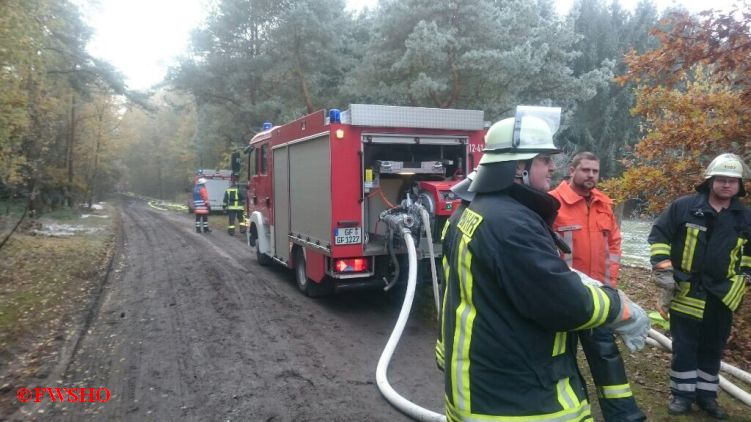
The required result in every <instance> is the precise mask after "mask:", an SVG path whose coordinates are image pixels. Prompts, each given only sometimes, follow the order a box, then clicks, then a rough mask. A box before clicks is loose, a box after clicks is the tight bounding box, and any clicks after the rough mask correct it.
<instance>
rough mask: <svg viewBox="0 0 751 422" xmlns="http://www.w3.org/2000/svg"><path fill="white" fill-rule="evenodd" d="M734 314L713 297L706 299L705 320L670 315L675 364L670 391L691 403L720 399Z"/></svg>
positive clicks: (672, 364)
mask: <svg viewBox="0 0 751 422" xmlns="http://www.w3.org/2000/svg"><path fill="white" fill-rule="evenodd" d="M732 324H733V313H732V312H731V311H730V309H728V307H727V306H725V305H724V304H723V303H722V302H720V300H719V299H717V298H716V297H715V296H714V295H711V294H709V295H707V300H706V305H705V308H704V318H703V319H702V320H698V319H695V318H691V317H688V316H685V314H681V313H679V312H675V311H673V310H672V309H671V311H670V334H671V336H672V338H673V360H672V363H671V365H670V391H671V392H672V393H673V396H674V397H684V398H687V399H689V400H691V401H694V400H696V399H697V398H711V399H714V398H716V397H717V389H718V387H719V383H720V378H719V372H720V361H721V360H722V353H723V351H724V350H725V343H726V342H727V340H728V337H729V336H730V327H731V325H732Z"/></svg>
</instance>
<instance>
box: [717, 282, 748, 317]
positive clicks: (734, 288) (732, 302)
mask: <svg viewBox="0 0 751 422" xmlns="http://www.w3.org/2000/svg"><path fill="white" fill-rule="evenodd" d="M732 280H733V284H731V285H730V291H728V293H727V294H726V295H725V297H723V298H722V303H724V304H725V305H726V306H727V307H728V308H730V310H731V311H735V310H736V309H737V308H738V305H740V304H741V299H743V295H744V294H745V293H746V290H748V286H747V285H746V280H744V279H743V276H742V275H737V276H734V277H733V278H732Z"/></svg>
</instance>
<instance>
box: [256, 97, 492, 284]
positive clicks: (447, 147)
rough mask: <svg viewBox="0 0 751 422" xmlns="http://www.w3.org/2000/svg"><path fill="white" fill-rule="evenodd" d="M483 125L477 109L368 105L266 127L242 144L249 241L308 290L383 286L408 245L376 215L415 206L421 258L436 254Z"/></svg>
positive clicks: (261, 258) (477, 152)
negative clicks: (420, 214) (420, 211)
mask: <svg viewBox="0 0 751 422" xmlns="http://www.w3.org/2000/svg"><path fill="white" fill-rule="evenodd" d="M485 128H486V123H485V121H484V115H483V112H482V111H480V110H459V109H436V108H423V107H401V106H384V105H369V104H352V105H350V107H349V109H347V110H345V111H341V112H340V111H339V110H336V109H333V110H330V111H329V112H328V113H327V112H326V111H325V110H320V111H318V112H315V113H312V114H309V115H307V116H304V117H301V118H299V119H297V120H294V121H292V122H289V123H286V124H284V125H281V126H273V127H272V125H271V124H265V125H264V130H263V131H262V132H260V133H258V134H257V135H255V136H254V137H253V138H252V139H251V140H250V145H249V147H248V149H247V152H248V166H247V168H248V190H247V201H246V211H247V215H248V216H249V227H248V231H247V240H248V245H249V246H250V247H251V248H254V249H255V253H256V256H257V258H258V262H259V264H261V265H268V264H271V263H272V262H277V263H280V264H282V265H285V266H287V267H289V268H291V269H294V270H295V275H296V280H297V284H298V287H299V288H300V290H301V291H303V292H304V293H305V294H307V295H309V296H316V295H321V294H326V293H330V292H334V291H340V290H344V289H351V288H363V287H374V286H386V285H390V284H392V283H394V282H396V281H397V280H396V279H397V278H398V276H399V267H400V264H401V265H404V259H402V258H403V257H404V254H405V253H406V252H405V250H404V248H403V246H402V245H401V242H397V239H396V238H395V237H397V236H398V234H395V233H394V232H393V231H392V230H391V229H390V228H389V227H388V225H387V224H386V223H385V222H384V221H382V218H381V217H382V216H383V215H384V214H385V213H389V212H391V210H395V209H397V208H400V207H403V206H404V205H405V204H413V203H419V204H421V206H422V207H424V208H425V209H426V210H427V211H428V214H429V215H430V223H429V226H430V227H429V228H430V232H431V233H432V239H433V245H432V246H433V248H429V247H428V246H429V245H427V243H428V242H427V241H426V238H427V236H426V235H427V231H425V227H423V229H422V230H421V232H422V235H421V236H422V238H420V237H418V242H417V244H418V250H417V251H418V259H420V260H421V262H422V264H421V265H423V264H424V263H425V262H429V261H427V260H428V259H430V258H431V256H430V253H429V250H430V249H433V252H434V255H435V256H433V257H432V258H433V259H436V258H438V257H440V256H441V254H440V251H441V248H440V230H441V229H442V228H443V224H444V222H445V221H446V219H447V218H448V216H449V215H451V212H452V211H453V210H454V208H455V207H456V206H458V204H459V199H458V198H455V197H454V195H453V193H452V192H451V191H450V188H451V187H452V186H453V185H454V184H455V183H457V182H459V181H460V180H462V179H463V178H464V176H465V174H466V173H467V172H468V171H467V170H468V169H470V170H471V169H473V168H474V167H475V166H476V165H477V163H478V162H479V158H480V156H481V151H482V145H483V137H484V135H485ZM423 220H425V219H424V218H423ZM423 225H427V224H423ZM404 273H406V269H404V268H402V274H404Z"/></svg>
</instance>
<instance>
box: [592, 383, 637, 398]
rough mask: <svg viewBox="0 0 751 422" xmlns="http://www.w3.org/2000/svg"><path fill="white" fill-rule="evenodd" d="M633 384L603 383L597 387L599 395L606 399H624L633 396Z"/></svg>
mask: <svg viewBox="0 0 751 422" xmlns="http://www.w3.org/2000/svg"><path fill="white" fill-rule="evenodd" d="M633 395H634V393H633V392H632V391H631V386H630V385H628V383H626V384H618V385H603V386H600V387H597V396H598V397H601V398H605V399H623V398H626V397H631V396H633Z"/></svg>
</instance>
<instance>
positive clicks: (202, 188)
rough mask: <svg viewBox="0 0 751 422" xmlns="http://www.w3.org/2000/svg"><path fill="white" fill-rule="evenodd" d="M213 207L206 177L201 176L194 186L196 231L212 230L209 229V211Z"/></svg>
mask: <svg viewBox="0 0 751 422" xmlns="http://www.w3.org/2000/svg"><path fill="white" fill-rule="evenodd" d="M210 212H211V207H210V205H209V193H208V191H206V179H205V178H203V177H199V178H198V180H196V185H195V186H194V187H193V214H195V215H196V232H197V233H201V230H203V232H204V233H208V232H210V231H211V229H209V213H210Z"/></svg>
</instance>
